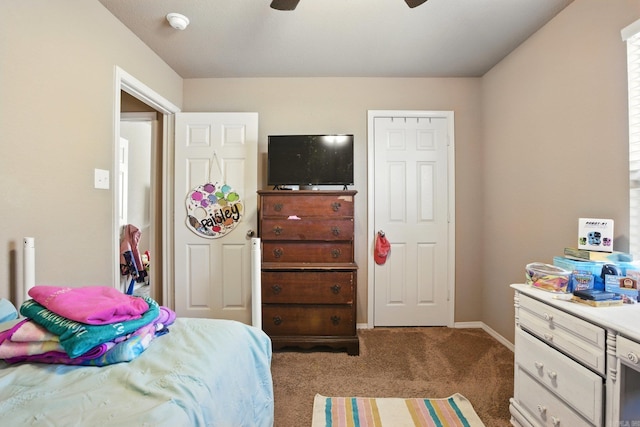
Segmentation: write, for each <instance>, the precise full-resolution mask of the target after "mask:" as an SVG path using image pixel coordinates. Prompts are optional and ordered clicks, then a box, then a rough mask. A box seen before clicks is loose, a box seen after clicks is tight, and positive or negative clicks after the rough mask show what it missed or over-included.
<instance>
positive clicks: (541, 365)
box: [533, 362, 544, 370]
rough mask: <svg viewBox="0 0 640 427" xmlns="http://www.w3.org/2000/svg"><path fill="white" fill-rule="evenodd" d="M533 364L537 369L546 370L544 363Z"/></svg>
mask: <svg viewBox="0 0 640 427" xmlns="http://www.w3.org/2000/svg"><path fill="white" fill-rule="evenodd" d="M533 364H534V365H535V366H536V369H538V370H541V369H542V368H544V363H542V362H533Z"/></svg>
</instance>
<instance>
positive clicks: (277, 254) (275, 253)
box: [273, 248, 284, 258]
mask: <svg viewBox="0 0 640 427" xmlns="http://www.w3.org/2000/svg"><path fill="white" fill-rule="evenodd" d="M283 253H284V251H283V250H282V248H275V249H274V250H273V256H274V257H275V258H280V257H281V256H282V254H283Z"/></svg>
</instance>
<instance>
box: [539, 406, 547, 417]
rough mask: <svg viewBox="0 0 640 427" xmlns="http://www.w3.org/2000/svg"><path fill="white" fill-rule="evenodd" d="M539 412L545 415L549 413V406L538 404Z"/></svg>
mask: <svg viewBox="0 0 640 427" xmlns="http://www.w3.org/2000/svg"><path fill="white" fill-rule="evenodd" d="M538 412H539V413H540V415H541V416H543V417H544V414H546V413H547V408H546V407H545V406H542V405H538Z"/></svg>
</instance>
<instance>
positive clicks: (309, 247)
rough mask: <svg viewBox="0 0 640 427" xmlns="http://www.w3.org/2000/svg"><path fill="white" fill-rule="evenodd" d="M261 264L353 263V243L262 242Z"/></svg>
mask: <svg viewBox="0 0 640 427" xmlns="http://www.w3.org/2000/svg"><path fill="white" fill-rule="evenodd" d="M262 262H299V263H305V262H306V263H309V262H315V263H323V262H325V263H326V262H329V263H336V262H342V263H345V262H353V242H313V244H311V243H308V244H305V243H294V242H262Z"/></svg>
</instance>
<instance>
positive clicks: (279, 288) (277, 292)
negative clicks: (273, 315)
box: [271, 285, 282, 295]
mask: <svg viewBox="0 0 640 427" xmlns="http://www.w3.org/2000/svg"><path fill="white" fill-rule="evenodd" d="M271 290H272V291H273V293H274V294H276V295H278V294H279V293H280V292H281V291H282V288H281V287H280V285H273V286H272V287H271Z"/></svg>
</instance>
